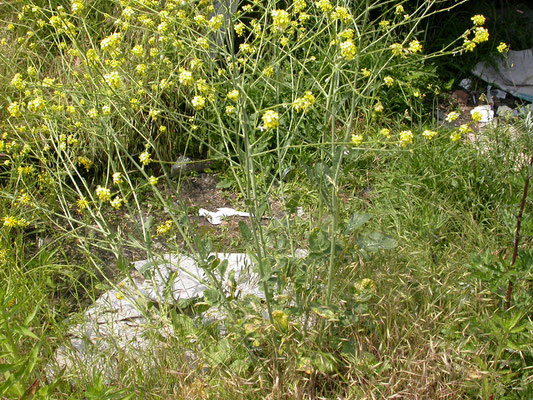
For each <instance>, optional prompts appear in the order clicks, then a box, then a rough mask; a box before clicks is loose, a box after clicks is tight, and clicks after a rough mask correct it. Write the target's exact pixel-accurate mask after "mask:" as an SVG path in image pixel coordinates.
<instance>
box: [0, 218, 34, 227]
mask: <svg viewBox="0 0 533 400" xmlns="http://www.w3.org/2000/svg"><path fill="white" fill-rule="evenodd" d="M2 222H3V225H4V226H5V227H6V228H24V227H26V226H28V224H29V223H28V221H26V219H24V218H16V217H12V216H9V215H6V216H5V217H4V218H2Z"/></svg>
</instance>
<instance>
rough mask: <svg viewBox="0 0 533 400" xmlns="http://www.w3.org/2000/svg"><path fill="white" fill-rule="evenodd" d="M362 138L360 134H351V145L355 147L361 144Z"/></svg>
mask: <svg viewBox="0 0 533 400" xmlns="http://www.w3.org/2000/svg"><path fill="white" fill-rule="evenodd" d="M363 140H364V136H363V135H361V134H355V133H354V134H353V135H352V144H353V145H355V146H359V145H360V144H361V143H363Z"/></svg>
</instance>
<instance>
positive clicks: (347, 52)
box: [340, 39, 357, 61]
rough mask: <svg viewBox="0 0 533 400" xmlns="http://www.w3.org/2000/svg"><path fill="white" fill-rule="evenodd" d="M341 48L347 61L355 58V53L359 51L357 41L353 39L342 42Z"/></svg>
mask: <svg viewBox="0 0 533 400" xmlns="http://www.w3.org/2000/svg"><path fill="white" fill-rule="evenodd" d="M340 48H341V56H342V58H344V59H345V60H347V61H350V60H353V59H354V57H355V54H356V52H357V48H356V47H355V43H354V42H353V41H352V40H351V39H349V40H345V41H344V42H342V43H341V44H340Z"/></svg>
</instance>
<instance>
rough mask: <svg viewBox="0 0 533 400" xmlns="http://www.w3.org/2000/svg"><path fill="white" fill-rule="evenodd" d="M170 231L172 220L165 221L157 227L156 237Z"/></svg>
mask: <svg viewBox="0 0 533 400" xmlns="http://www.w3.org/2000/svg"><path fill="white" fill-rule="evenodd" d="M170 229H172V220H171V219H169V220H167V221H165V222H164V223H163V224H161V225H159V226H158V227H157V230H156V234H157V236H161V235H164V234H165V233H168V232H169V231H170Z"/></svg>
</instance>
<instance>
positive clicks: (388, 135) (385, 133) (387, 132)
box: [379, 128, 390, 137]
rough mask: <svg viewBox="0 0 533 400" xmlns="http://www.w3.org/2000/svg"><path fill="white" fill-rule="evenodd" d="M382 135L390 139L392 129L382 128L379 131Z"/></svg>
mask: <svg viewBox="0 0 533 400" xmlns="http://www.w3.org/2000/svg"><path fill="white" fill-rule="evenodd" d="M379 134H380V135H383V136H385V137H390V129H388V128H381V129H380V131H379Z"/></svg>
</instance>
